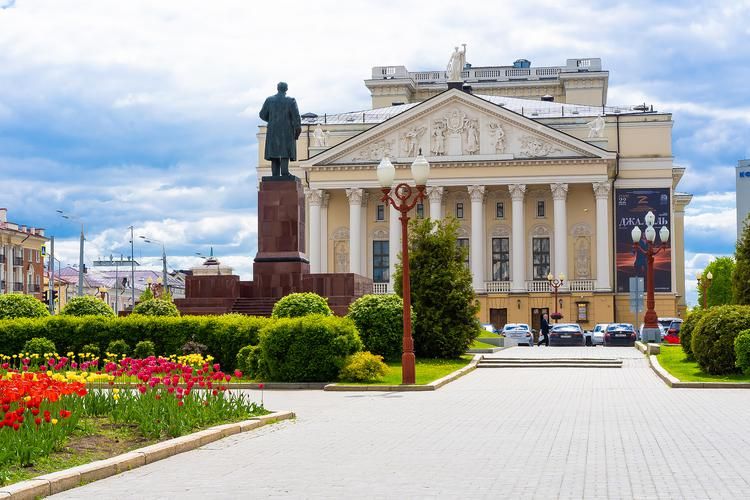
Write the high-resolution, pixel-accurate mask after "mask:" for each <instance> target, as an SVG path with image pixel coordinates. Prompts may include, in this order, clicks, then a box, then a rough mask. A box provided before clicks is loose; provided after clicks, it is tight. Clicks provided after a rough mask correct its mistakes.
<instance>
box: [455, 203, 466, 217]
mask: <svg viewBox="0 0 750 500" xmlns="http://www.w3.org/2000/svg"><path fill="white" fill-rule="evenodd" d="M463 218H464V204H463V203H456V219H463Z"/></svg>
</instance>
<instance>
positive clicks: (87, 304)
mask: <svg viewBox="0 0 750 500" xmlns="http://www.w3.org/2000/svg"><path fill="white" fill-rule="evenodd" d="M60 314H62V315H64V316H114V315H115V312H114V311H113V310H112V308H111V307H109V306H108V305H107V304H105V303H104V301H102V300H99V299H97V298H96V297H92V296H90V295H84V296H82V297H73V298H72V299H70V301H69V302H68V303H67V304H65V307H63V309H62V311H60Z"/></svg>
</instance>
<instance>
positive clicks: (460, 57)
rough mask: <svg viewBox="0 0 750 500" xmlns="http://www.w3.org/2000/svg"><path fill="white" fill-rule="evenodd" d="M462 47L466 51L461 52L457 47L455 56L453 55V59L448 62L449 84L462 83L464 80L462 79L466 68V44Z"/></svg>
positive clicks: (454, 51) (454, 52) (446, 71)
mask: <svg viewBox="0 0 750 500" xmlns="http://www.w3.org/2000/svg"><path fill="white" fill-rule="evenodd" d="M461 45H462V46H463V48H464V50H463V51H460V50H458V47H455V49H454V50H453V54H451V58H450V60H449V61H448V67H447V68H446V70H445V73H446V74H447V76H448V81H449V82H462V81H463V80H464V79H463V78H462V77H461V73H462V72H463V70H464V66H466V44H465V43H464V44H461Z"/></svg>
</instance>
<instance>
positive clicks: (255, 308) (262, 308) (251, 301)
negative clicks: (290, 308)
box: [232, 297, 278, 316]
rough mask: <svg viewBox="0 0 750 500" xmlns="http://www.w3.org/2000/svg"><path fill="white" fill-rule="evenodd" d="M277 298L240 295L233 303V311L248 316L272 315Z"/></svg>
mask: <svg viewBox="0 0 750 500" xmlns="http://www.w3.org/2000/svg"><path fill="white" fill-rule="evenodd" d="M277 300H278V299H276V298H248V297H239V298H237V299H235V301H234V304H232V312H233V313H240V314H247V315H248V316H270V315H271V312H272V311H273V305H274V304H275V303H276V301H277Z"/></svg>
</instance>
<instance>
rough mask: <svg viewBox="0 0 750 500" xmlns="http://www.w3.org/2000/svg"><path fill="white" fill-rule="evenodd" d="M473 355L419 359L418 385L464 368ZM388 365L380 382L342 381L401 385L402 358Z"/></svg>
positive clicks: (417, 367)
mask: <svg viewBox="0 0 750 500" xmlns="http://www.w3.org/2000/svg"><path fill="white" fill-rule="evenodd" d="M472 358H473V356H471V355H464V356H461V357H460V358H459V359H417V366H416V371H417V381H416V382H417V385H425V384H429V383H430V382H433V381H435V380H437V379H439V378H442V377H445V376H446V375H448V374H449V373H452V372H454V371H456V370H458V369H459V368H463V367H464V366H466V365H467V364H469V362H470V361H471V360H472ZM386 364H387V365H388V374H387V375H386V376H385V378H383V380H381V381H379V382H371V383H369V384H350V383H349V382H341V383H343V384H346V385H400V384H401V360H398V361H386Z"/></svg>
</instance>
